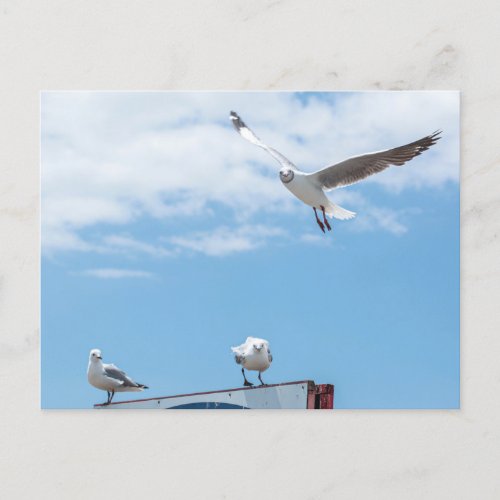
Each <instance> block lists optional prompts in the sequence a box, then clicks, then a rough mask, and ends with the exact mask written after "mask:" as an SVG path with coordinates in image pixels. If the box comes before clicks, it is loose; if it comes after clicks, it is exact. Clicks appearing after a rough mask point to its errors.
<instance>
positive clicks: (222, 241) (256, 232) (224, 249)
mask: <svg viewBox="0 0 500 500" xmlns="http://www.w3.org/2000/svg"><path fill="white" fill-rule="evenodd" d="M285 235H286V233H285V231H283V230H282V229H279V228H271V227H266V226H262V225H257V226H249V225H246V226H241V227H237V228H234V229H233V228H228V227H219V228H217V229H215V230H214V231H207V232H200V233H196V234H192V235H188V236H177V237H173V238H171V239H170V242H171V243H172V244H173V245H174V246H176V247H178V248H184V249H188V250H192V251H194V252H198V253H203V254H205V255H209V256H212V257H222V256H225V255H230V254H233V253H239V252H248V251H249V250H254V249H255V248H259V247H262V246H264V245H265V244H266V243H267V241H268V239H269V238H273V237H279V236H285Z"/></svg>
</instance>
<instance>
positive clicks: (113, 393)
mask: <svg viewBox="0 0 500 500" xmlns="http://www.w3.org/2000/svg"><path fill="white" fill-rule="evenodd" d="M114 395H115V391H114V390H112V391H111V397H110V398H109V403H108V404H111V400H112V399H113V396H114Z"/></svg>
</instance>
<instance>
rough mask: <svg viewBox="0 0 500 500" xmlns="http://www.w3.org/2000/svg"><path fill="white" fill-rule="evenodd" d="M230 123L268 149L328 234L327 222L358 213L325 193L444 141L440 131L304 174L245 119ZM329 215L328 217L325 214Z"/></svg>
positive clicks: (288, 185)
mask: <svg viewBox="0 0 500 500" xmlns="http://www.w3.org/2000/svg"><path fill="white" fill-rule="evenodd" d="M230 119H231V122H232V123H233V125H234V128H235V129H236V130H237V131H238V133H239V134H240V135H241V136H242V137H243V138H244V139H246V140H247V141H250V142H251V143H252V144H255V145H256V146H259V147H261V148H263V149H265V150H266V151H267V152H268V153H269V154H270V155H271V156H272V157H273V158H274V159H275V160H277V161H278V162H279V163H280V165H281V170H280V179H281V182H282V183H283V185H284V186H285V187H286V188H287V189H288V190H289V191H290V192H291V193H292V194H294V195H295V196H296V197H297V198H298V199H299V200H301V201H303V202H304V203H305V204H307V205H310V206H311V207H313V209H314V215H315V216H316V222H317V223H318V226H319V227H320V229H321V230H322V231H323V232H325V226H326V228H327V229H328V231H331V229H332V228H331V226H330V224H329V222H328V220H327V219H326V215H328V216H329V217H330V218H331V217H335V218H336V219H340V220H345V219H352V218H353V217H354V216H355V215H356V213H355V212H351V211H349V210H346V209H345V208H342V207H340V206H339V205H335V204H334V203H332V202H331V201H330V200H329V199H328V198H327V196H326V195H325V191H331V190H332V189H335V188H339V187H344V186H349V185H350V184H354V183H356V182H359V181H361V180H363V179H365V178H366V177H368V176H370V175H373V174H376V173H378V172H382V170H385V169H386V168H387V167H389V166H390V165H398V166H401V165H404V164H405V163H406V162H407V161H409V160H411V159H413V158H415V156H418V155H420V154H422V153H423V152H424V151H427V150H428V149H429V148H430V147H431V146H432V145H434V144H436V142H437V141H438V140H439V139H440V138H441V137H440V136H439V134H441V131H440V130H437V131H436V132H434V133H432V134H430V135H428V136H426V137H423V138H422V139H419V140H418V141H415V142H411V143H409V144H406V145H405V146H400V147H397V148H393V149H386V150H384V151H376V152H374V153H367V154H364V155H360V156H353V157H351V158H348V159H347V160H344V161H342V162H340V163H336V164H335V165H331V166H329V167H325V168H323V169H322V170H318V171H317V172H313V173H311V174H307V173H305V172H301V171H300V170H299V169H298V168H297V167H296V166H295V165H294V164H293V163H292V162H291V161H290V160H288V159H287V158H285V157H284V156H283V155H282V154H281V153H279V152H278V151H276V150H275V149H273V148H271V147H269V146H267V145H266V144H264V143H263V142H262V141H261V140H260V139H259V138H258V137H257V136H256V135H255V134H254V133H253V132H252V131H251V130H250V129H249V128H248V127H247V126H246V125H245V123H244V122H243V120H242V119H241V118H240V117H239V116H238V115H237V114H236V113H235V112H234V111H231V113H230ZM317 210H321V212H322V214H323V221H321V220H320V218H319V217H318V212H317ZM325 214H326V215H325Z"/></svg>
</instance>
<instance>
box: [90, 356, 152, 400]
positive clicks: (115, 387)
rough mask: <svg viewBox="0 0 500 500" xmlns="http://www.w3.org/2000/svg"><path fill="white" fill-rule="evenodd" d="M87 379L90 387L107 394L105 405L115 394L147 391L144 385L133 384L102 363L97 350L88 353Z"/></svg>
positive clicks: (120, 373)
mask: <svg viewBox="0 0 500 500" xmlns="http://www.w3.org/2000/svg"><path fill="white" fill-rule="evenodd" d="M87 378H88V380H89V383H90V385H93V386H94V387H97V389H102V390H103V391H106V392H107V393H108V400H107V401H106V402H105V403H104V404H105V405H109V404H110V403H111V400H112V399H113V396H114V395H115V392H139V391H143V390H144V389H149V387H147V386H146V385H143V384H138V383H136V382H134V381H133V380H132V379H131V378H130V377H128V376H127V374H126V373H125V372H123V371H122V370H120V369H119V368H117V367H116V366H115V365H112V364H105V363H103V362H102V355H101V351H100V350H99V349H92V350H91V351H90V355H89V367H88V369H87Z"/></svg>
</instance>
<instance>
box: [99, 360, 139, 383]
mask: <svg viewBox="0 0 500 500" xmlns="http://www.w3.org/2000/svg"><path fill="white" fill-rule="evenodd" d="M104 373H105V374H106V376H107V377H110V378H114V379H116V380H119V381H120V382H123V386H124V387H142V384H138V383H136V382H134V381H133V380H132V379H131V378H130V377H129V376H128V375H127V374H126V373H125V372H124V371H122V370H120V369H119V368H118V367H116V366H115V365H104Z"/></svg>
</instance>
